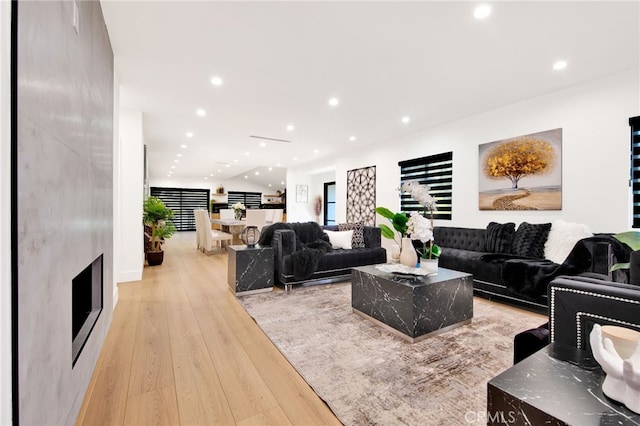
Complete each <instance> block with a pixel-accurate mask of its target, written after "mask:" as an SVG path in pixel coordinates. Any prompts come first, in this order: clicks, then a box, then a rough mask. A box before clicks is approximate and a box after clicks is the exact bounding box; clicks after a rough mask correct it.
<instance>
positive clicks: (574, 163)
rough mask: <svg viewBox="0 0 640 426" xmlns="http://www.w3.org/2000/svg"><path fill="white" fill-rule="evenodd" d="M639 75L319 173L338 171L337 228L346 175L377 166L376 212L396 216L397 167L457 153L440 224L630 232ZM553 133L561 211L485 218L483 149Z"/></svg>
mask: <svg viewBox="0 0 640 426" xmlns="http://www.w3.org/2000/svg"><path fill="white" fill-rule="evenodd" d="M638 75H639V72H638V70H637V69H635V70H632V71H629V72H625V73H621V74H617V75H614V76H610V77H607V78H604V79H601V80H597V81H592V82H589V83H587V84H583V85H580V86H575V87H572V88H569V89H565V90H562V91H557V92H554V93H550V94H547V95H544V96H540V97H537V98H533V99H530V100H527V101H524V102H520V103H517V104H513V105H509V106H505V107H502V108H499V109H495V110H492V111H487V112H484V113H482V114H478V115H475V116H471V117H467V118H464V119H461V120H456V121H453V122H450V123H446V124H443V125H441V126H438V127H435V128H431V129H426V130H422V131H417V132H416V133H414V134H412V135H409V136H407V137H404V138H402V139H398V140H390V141H386V142H385V143H381V144H378V145H376V146H374V147H372V148H368V149H366V150H364V149H359V150H353V151H350V152H345V153H342V154H341V155H340V156H336V157H333V158H332V159H330V160H326V161H325V162H316V163H315V164H314V166H315V167H323V166H327V167H329V166H335V168H336V176H335V178H336V191H337V206H336V207H337V220H338V221H339V222H340V221H344V220H345V215H346V206H345V202H346V173H347V171H348V170H351V169H355V168H361V167H367V166H371V165H376V205H378V206H385V207H388V208H390V209H392V210H394V209H395V210H398V209H399V206H400V202H399V197H398V193H397V191H396V188H397V187H398V183H399V178H400V177H399V176H400V175H399V167H398V161H402V160H408V159H411V158H417V157H423V156H427V155H431V154H438V153H441V152H447V151H453V164H454V171H453V219H452V220H451V221H439V222H438V223H436V224H437V225H441V226H465V227H480V228H483V227H485V226H486V225H487V223H488V222H490V221H492V220H494V221H498V222H505V221H513V222H516V224H518V223H520V222H522V221H528V222H531V223H542V222H549V221H553V220H554V219H558V218H561V219H564V220H567V221H572V222H580V223H585V224H587V225H588V226H589V227H590V228H591V230H592V231H594V232H618V231H623V230H626V229H628V226H629V201H628V193H629V189H628V185H627V182H628V179H629V144H630V136H629V134H630V133H629V132H630V129H629V125H628V119H629V117H633V116H636V115H639V114H640V84H639V81H638V80H639V78H638ZM555 128H562V130H563V135H562V136H563V141H562V156H563V164H562V167H563V169H562V191H563V196H562V198H563V200H562V210H560V211H480V210H479V209H478V145H479V144H484V143H488V142H493V141H497V140H501V139H504V138H509V137H515V136H520V135H525V134H529V133H535V132H539V131H544V130H550V129H555ZM310 179H311V178H310V177H309V176H308V174H307V173H306V172H305V170H304V166H301V167H299V168H298V169H295V170H294V169H291V170H289V173H288V175H287V185H288V187H295V185H296V184H299V183H308V182H309V181H310ZM288 198H290V199H291V197H288ZM289 211H290V213H291V214H289V215H288V218H290V221H297V220H302V216H303V215H302V214H298V213H299V212H300V209H291V210H289ZM294 212H295V213H296V214H295V215H294V214H293V213H294ZM300 213H301V212H300ZM378 219H379V222H380V223H381V221H383V220H384V219H382V218H378Z"/></svg>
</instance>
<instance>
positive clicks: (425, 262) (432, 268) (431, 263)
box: [420, 259, 438, 275]
mask: <svg viewBox="0 0 640 426" xmlns="http://www.w3.org/2000/svg"><path fill="white" fill-rule="evenodd" d="M420 268H422V269H424V270H426V271H427V272H428V273H429V275H438V259H420Z"/></svg>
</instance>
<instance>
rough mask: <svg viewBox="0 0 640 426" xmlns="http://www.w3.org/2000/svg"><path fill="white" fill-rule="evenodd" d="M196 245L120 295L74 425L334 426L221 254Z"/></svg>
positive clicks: (171, 244)
mask: <svg viewBox="0 0 640 426" xmlns="http://www.w3.org/2000/svg"><path fill="white" fill-rule="evenodd" d="M195 244H196V243H195V233H178V234H176V235H175V236H174V237H173V238H171V239H170V240H168V241H167V243H166V247H165V251H166V253H165V261H164V263H163V264H162V265H161V266H154V267H145V269H144V274H143V279H142V281H137V282H132V283H122V284H120V285H119V286H118V291H119V302H118V304H117V306H116V309H115V312H114V317H113V322H112V324H111V327H110V329H109V333H108V335H107V339H106V341H105V344H104V347H103V349H102V353H101V355H100V359H99V360H98V365H97V367H96V370H95V372H94V375H93V378H92V381H91V384H90V386H89V390H88V392H87V395H86V397H85V400H84V403H83V406H82V409H81V411H80V414H79V416H78V419H77V424H78V425H122V424H126V425H133V424H140V425H151V424H158V425H218V424H220V425H289V424H292V425H321V424H330V425H339V424H340V422H339V421H338V420H337V419H336V417H335V416H334V415H333V413H332V412H331V410H329V408H328V407H327V406H326V405H325V404H324V402H323V401H322V400H321V399H320V398H319V397H318V396H317V395H316V394H315V393H314V392H313V390H312V389H311V388H310V387H309V385H307V383H306V382H305V381H304V380H303V379H302V378H301V377H300V375H298V373H297V372H296V371H295V370H294V369H293V367H291V365H290V364H289V363H288V361H287V360H286V359H285V358H284V357H283V356H282V355H281V354H280V352H279V351H278V350H277V349H276V348H275V346H273V344H272V343H271V342H270V341H269V339H268V338H267V337H266V336H265V335H264V333H263V332H262V330H260V328H259V327H258V326H257V325H256V324H255V322H254V321H253V320H252V319H251V317H249V315H248V314H247V313H246V311H245V310H244V309H243V308H242V307H241V306H240V304H239V303H238V302H237V300H236V298H235V296H234V295H233V294H232V293H231V292H230V291H229V289H228V286H227V255H226V253H224V252H222V253H219V254H212V255H209V256H207V255H204V254H202V253H200V252H199V251H198V250H197V249H196V247H195ZM274 315H277V312H274Z"/></svg>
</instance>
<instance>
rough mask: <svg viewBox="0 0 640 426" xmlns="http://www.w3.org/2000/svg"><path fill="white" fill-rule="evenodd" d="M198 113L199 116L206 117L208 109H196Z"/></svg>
mask: <svg viewBox="0 0 640 426" xmlns="http://www.w3.org/2000/svg"><path fill="white" fill-rule="evenodd" d="M196 115H197V116H198V117H204V116H205V115H207V111H205V110H203V109H202V108H200V109H198V110H196Z"/></svg>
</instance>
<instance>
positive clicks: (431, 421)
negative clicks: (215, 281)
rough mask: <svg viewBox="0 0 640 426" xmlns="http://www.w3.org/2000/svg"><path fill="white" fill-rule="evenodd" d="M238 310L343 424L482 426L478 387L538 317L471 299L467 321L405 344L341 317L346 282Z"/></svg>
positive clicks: (350, 316) (347, 312)
mask: <svg viewBox="0 0 640 426" xmlns="http://www.w3.org/2000/svg"><path fill="white" fill-rule="evenodd" d="M239 300H240V303H241V304H242V305H243V306H244V308H245V309H246V310H247V312H248V313H249V315H251V316H252V317H253V318H254V319H255V321H256V322H257V324H258V326H260V328H261V329H262V330H263V331H264V332H265V333H266V335H267V336H268V337H269V338H270V339H271V341H272V342H273V343H274V344H275V345H276V346H277V347H278V349H279V350H280V351H281V352H282V353H283V355H284V356H285V357H286V358H287V359H288V360H289V362H290V363H291V364H292V365H293V366H294V368H295V369H296V370H297V371H298V373H300V375H301V376H302V377H303V378H304V379H305V380H306V381H307V383H308V384H309V385H310V386H311V387H312V388H313V389H314V391H315V392H316V393H317V394H318V396H320V398H322V399H323V400H324V401H325V402H326V403H327V404H328V405H329V407H330V408H331V410H332V411H333V412H334V413H335V415H336V416H337V417H338V419H340V421H341V422H342V423H344V424H345V425H400V424H402V425H454V424H455V425H462V424H474V423H475V424H486V394H487V381H489V380H490V379H491V378H492V377H494V376H496V375H497V374H499V373H500V372H502V371H504V370H505V369H507V368H509V367H510V366H511V365H512V363H513V336H514V335H515V334H517V333H518V332H520V331H523V330H526V329H528V328H532V327H537V326H539V325H540V324H541V323H542V322H544V321H543V320H541V319H540V318H539V317H538V318H532V317H531V316H529V315H523V314H521V313H519V312H518V311H517V310H513V309H505V308H501V307H500V306H493V305H492V304H491V305H489V304H487V303H482V302H478V301H474V316H473V321H472V323H471V324H468V325H464V326H461V327H458V328H456V329H454V330H451V331H449V332H446V333H442V334H440V335H436V336H432V337H429V338H427V339H425V340H423V341H421V342H418V343H408V342H406V341H405V340H402V339H401V338H399V337H396V336H394V335H393V334H391V333H389V332H387V331H385V330H384V329H382V328H381V327H379V326H377V325H375V324H374V323H372V322H371V321H369V320H367V319H365V318H363V317H361V316H359V315H356V314H354V313H353V312H352V310H351V284H350V283H339V284H330V285H319V286H312V287H304V288H295V289H293V290H292V291H291V292H290V293H288V294H287V293H285V292H284V291H276V292H271V293H262V294H257V295H252V296H244V297H242V298H240V299H239Z"/></svg>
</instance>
